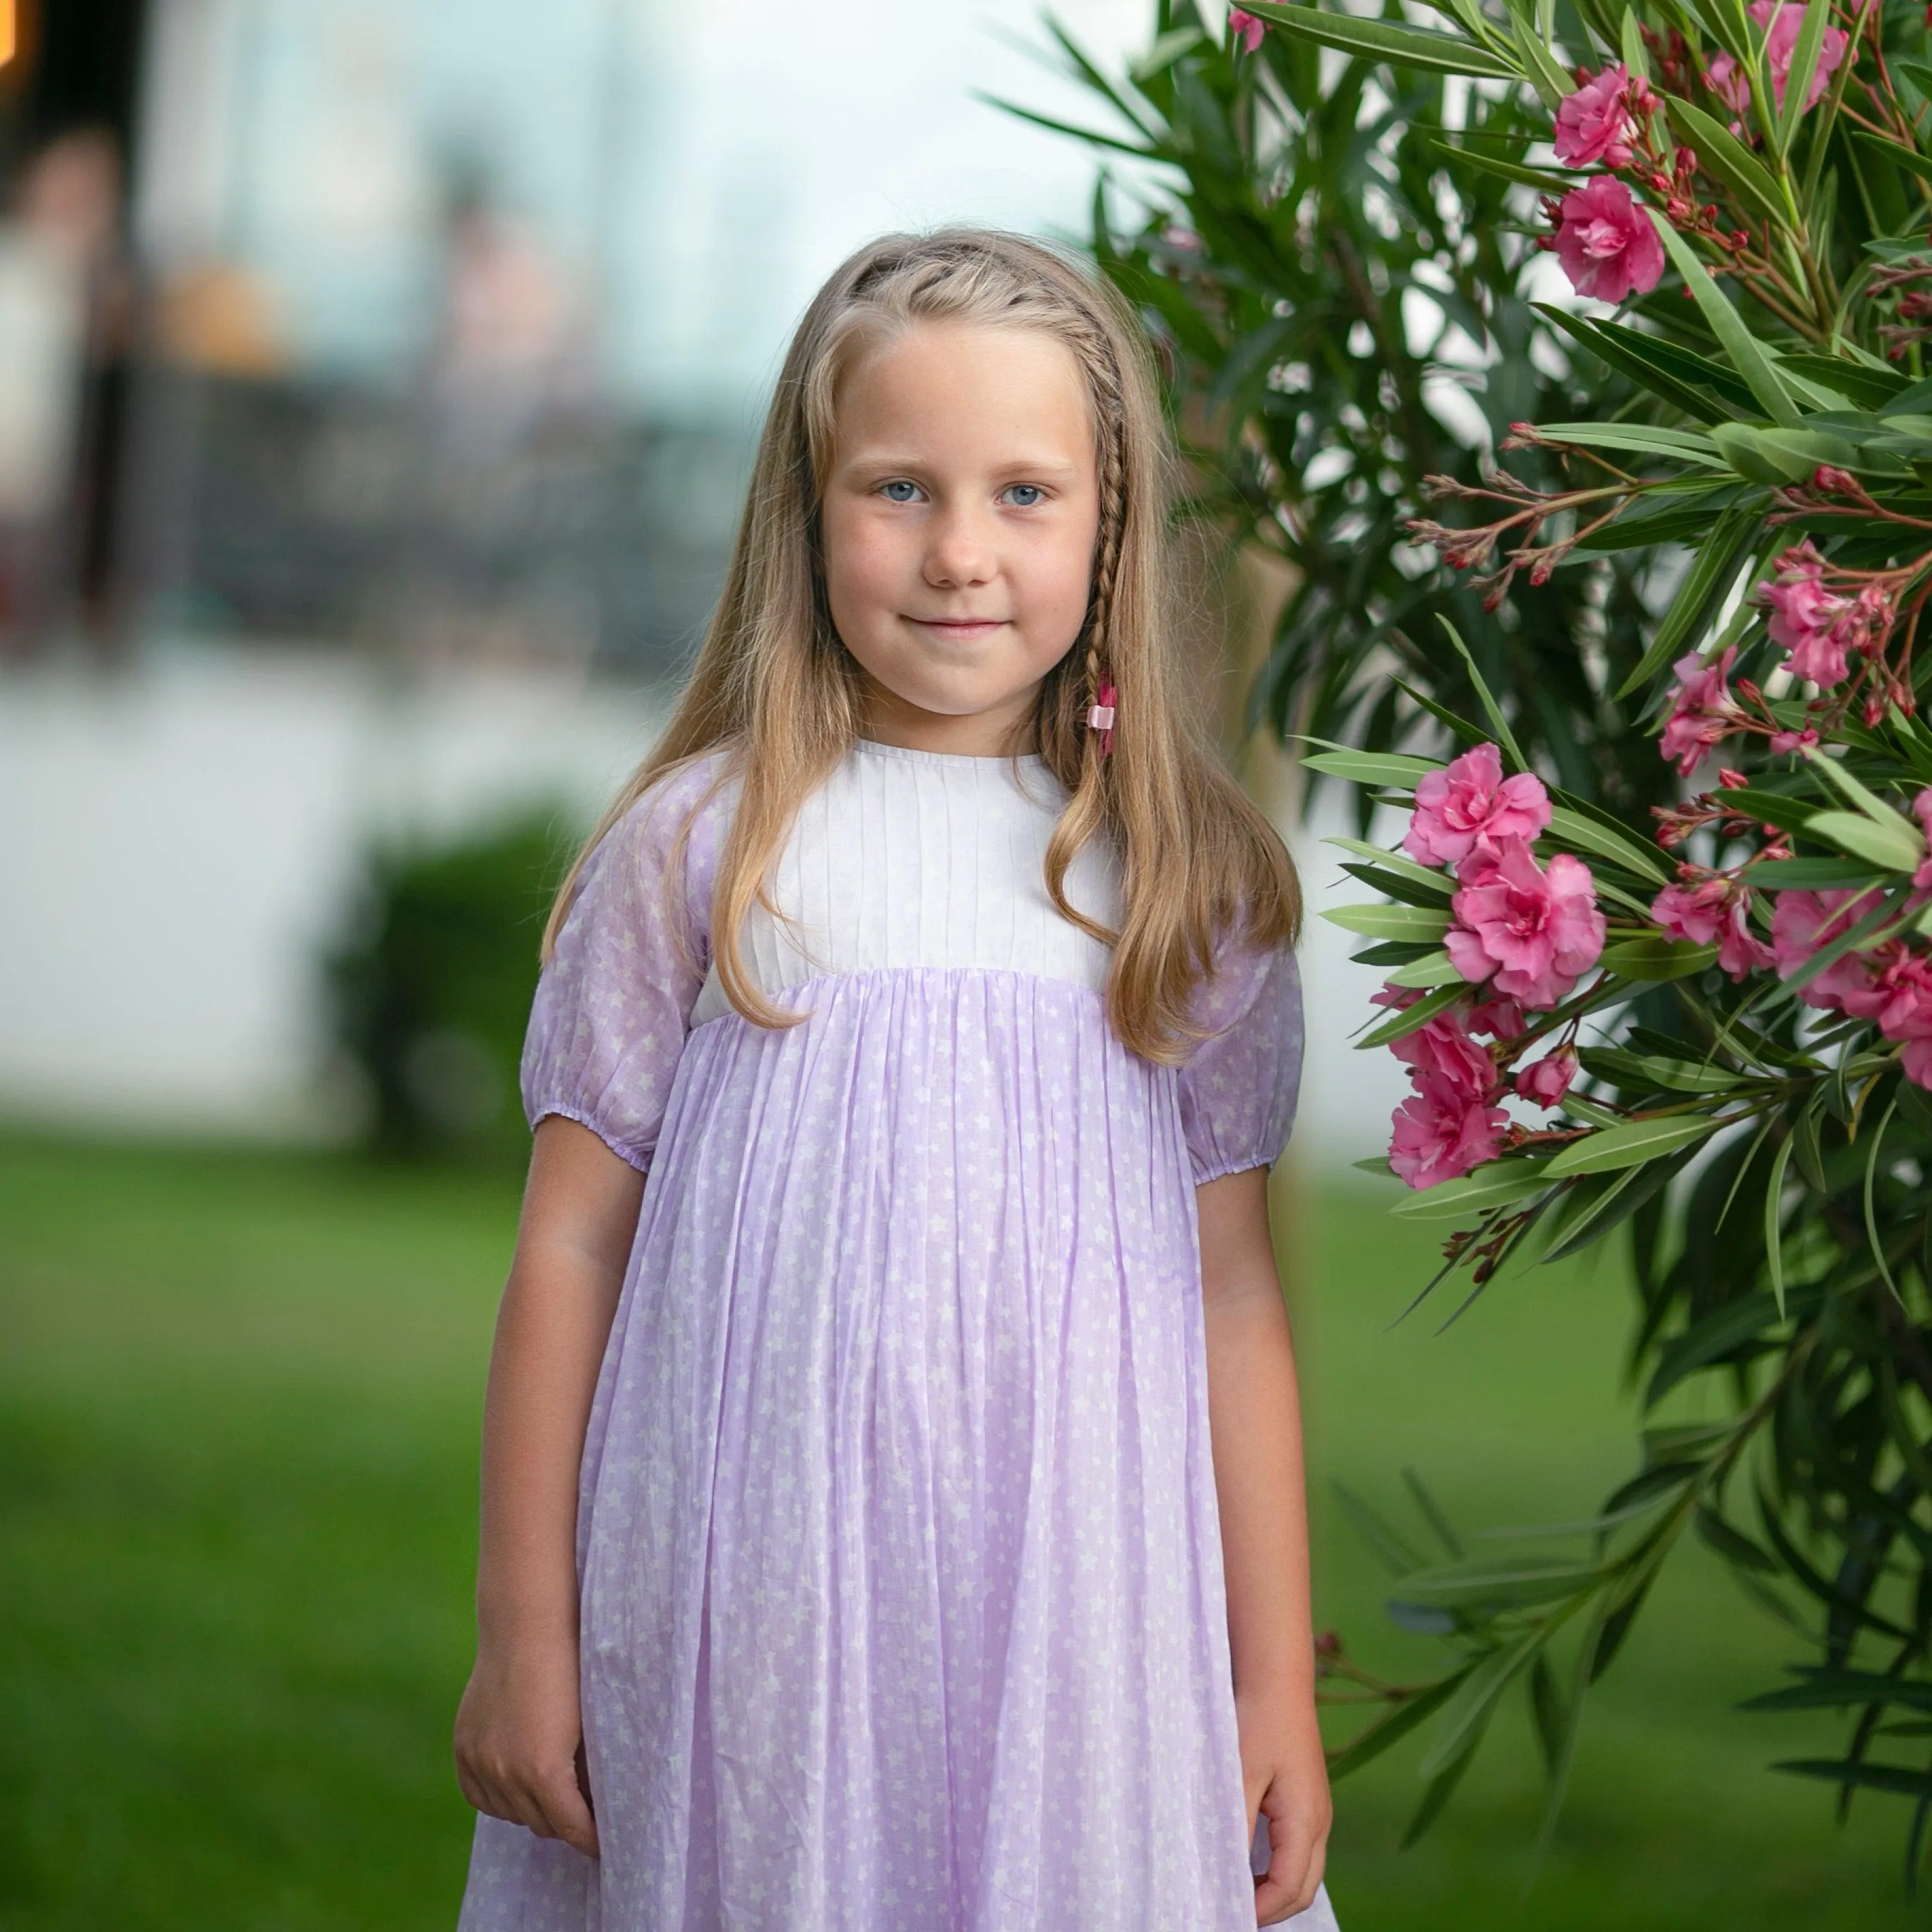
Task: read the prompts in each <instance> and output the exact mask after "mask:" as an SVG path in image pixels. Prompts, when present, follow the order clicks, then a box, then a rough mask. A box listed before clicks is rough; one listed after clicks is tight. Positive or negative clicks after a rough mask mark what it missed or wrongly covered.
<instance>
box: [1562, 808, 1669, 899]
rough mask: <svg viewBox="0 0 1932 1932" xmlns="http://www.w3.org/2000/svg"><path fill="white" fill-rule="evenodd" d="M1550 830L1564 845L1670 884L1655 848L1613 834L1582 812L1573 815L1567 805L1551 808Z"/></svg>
mask: <svg viewBox="0 0 1932 1932" xmlns="http://www.w3.org/2000/svg"><path fill="white" fill-rule="evenodd" d="M1550 835H1551V836H1552V837H1553V838H1556V839H1557V840H1558V841H1559V842H1560V843H1562V844H1565V845H1574V846H1576V847H1579V848H1580V850H1583V851H1586V852H1591V853H1595V855H1596V856H1598V858H1600V859H1609V860H1610V862H1612V863H1613V864H1614V865H1622V866H1623V867H1624V868H1625V869H1626V870H1627V871H1633V872H1636V873H1638V874H1641V875H1642V876H1643V877H1645V878H1647V879H1651V880H1655V882H1656V883H1658V884H1659V885H1667V884H1668V883H1670V873H1669V872H1668V871H1666V870H1665V868H1664V862H1663V861H1662V860H1661V859H1660V858H1659V857H1658V855H1657V853H1656V851H1655V850H1654V849H1653V848H1652V847H1649V846H1647V845H1646V844H1643V842H1642V841H1640V840H1639V839H1637V838H1634V837H1633V836H1631V834H1630V833H1628V832H1613V831H1611V830H1610V829H1609V827H1608V826H1604V825H1601V824H1599V823H1598V822H1597V820H1595V819H1594V818H1586V817H1585V816H1584V815H1583V813H1581V812H1580V811H1572V810H1571V808H1569V807H1568V805H1552V806H1551V807H1550Z"/></svg>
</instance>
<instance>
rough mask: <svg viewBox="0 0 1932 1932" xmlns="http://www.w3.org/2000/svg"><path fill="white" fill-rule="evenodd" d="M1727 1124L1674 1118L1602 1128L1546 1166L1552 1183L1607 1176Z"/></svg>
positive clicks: (1702, 1117)
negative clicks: (1584, 1176) (1574, 1176)
mask: <svg viewBox="0 0 1932 1932" xmlns="http://www.w3.org/2000/svg"><path fill="white" fill-rule="evenodd" d="M1729 1124H1730V1122H1729V1121H1727V1120H1726V1119H1724V1118H1713V1117H1712V1116H1709V1115H1690V1116H1688V1117H1687V1116H1685V1115H1676V1116H1671V1117H1668V1118H1664V1119H1662V1120H1655V1121H1631V1123H1630V1124H1629V1125H1628V1126H1627V1127H1607V1128H1605V1129H1604V1130H1602V1131H1601V1132H1600V1133H1594V1134H1592V1135H1591V1136H1589V1139H1586V1140H1580V1141H1573V1142H1571V1145H1569V1146H1568V1147H1567V1148H1565V1149H1564V1150H1563V1151H1562V1153H1561V1154H1557V1155H1556V1156H1554V1157H1553V1158H1552V1160H1551V1161H1550V1178H1551V1179H1552V1180H1553V1181H1556V1180H1561V1179H1562V1178H1563V1176H1564V1175H1570V1174H1609V1173H1612V1172H1615V1171H1616V1169H1619V1168H1622V1167H1637V1166H1641V1165H1642V1164H1643V1163H1644V1162H1645V1161H1647V1160H1659V1159H1661V1157H1663V1156H1664V1155H1665V1154H1675V1153H1676V1152H1677V1151H1678V1150H1679V1148H1687V1147H1692V1146H1694V1145H1696V1144H1697V1142H1699V1141H1700V1140H1702V1139H1703V1138H1704V1136H1706V1134H1709V1133H1714V1132H1715V1130H1717V1129H1718V1128H1719V1127H1727V1126H1728V1125H1729Z"/></svg>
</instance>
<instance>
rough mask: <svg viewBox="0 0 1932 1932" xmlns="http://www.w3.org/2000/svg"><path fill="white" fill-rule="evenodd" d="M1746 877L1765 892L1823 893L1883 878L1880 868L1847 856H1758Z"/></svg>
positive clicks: (1838, 815)
mask: <svg viewBox="0 0 1932 1932" xmlns="http://www.w3.org/2000/svg"><path fill="white" fill-rule="evenodd" d="M1831 815H1832V816H1833V817H1842V816H1843V815H1844V814H1839V813H1834V814H1831ZM1883 876H1884V868H1880V867H1877V866H1873V865H1859V864H1856V863H1855V862H1852V860H1850V859H1760V860H1759V862H1757V864H1756V865H1754V866H1753V867H1752V868H1751V871H1750V873H1749V874H1748V877H1749V879H1750V881H1751V883H1752V884H1753V885H1754V886H1761V887H1763V889H1765V890H1766V891H1767V892H1832V891H1835V890H1837V889H1838V888H1840V887H1841V886H1869V885H1873V884H1875V883H1876V882H1877V881H1878V880H1879V879H1881V878H1882V877H1883Z"/></svg>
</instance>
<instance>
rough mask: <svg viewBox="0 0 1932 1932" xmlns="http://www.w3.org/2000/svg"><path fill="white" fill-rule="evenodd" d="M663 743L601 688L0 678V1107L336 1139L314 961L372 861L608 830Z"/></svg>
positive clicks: (292, 673)
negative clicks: (415, 848) (473, 825)
mask: <svg viewBox="0 0 1932 1932" xmlns="http://www.w3.org/2000/svg"><path fill="white" fill-rule="evenodd" d="M655 725H656V714H655V712H654V711H653V709H652V707H651V706H649V704H647V703H644V702H643V701H641V700H640V699H639V698H638V697H636V696H634V695H627V694H625V693H622V692H621V691H612V690H608V689H605V688H587V687H586V686H585V685H583V684H582V683H581V682H569V681H567V680H566V681H553V680H550V679H545V678H544V677H542V676H536V675H530V674H524V675H520V676H515V677H504V676H488V675H484V674H481V673H472V674H468V675H465V676H461V677H452V678H451V679H447V680H445V681H443V682H439V683H437V684H436V685H434V686H430V687H417V688H413V689H405V688H398V687H397V686H395V685H391V684H389V683H386V682H385V681H384V680H383V679H382V678H381V677H380V676H378V675H377V673H375V672H374V670H372V669H371V668H370V667H368V666H365V665H363V664H359V663H358V662H356V661H354V660H353V659H350V658H345V657H344V656H341V655H338V654H333V653H332V654H329V655H319V654H317V655H311V654H305V653H299V652H268V651H251V652H248V653H246V654H239V653H237V654H226V653H220V654H217V653H214V652H159V653H157V654H156V655H155V656H154V658H152V659H151V661H144V662H143V663H142V664H141V665H140V666H139V667H138V668H136V669H133V670H130V671H128V672H127V673H125V674H124V675H123V676H118V677H115V678H112V679H100V678H98V677H91V676H83V675H80V674H77V673H73V672H69V671H63V670H47V671H43V672H34V673H20V672H14V673H9V674H8V675H7V676H5V677H4V678H0V1107H4V1108H5V1109H6V1110H7V1111H8V1112H12V1113H14V1114H23V1113H24V1114H28V1115H35V1116H39V1117H42V1118H55V1119H62V1120H82V1121H98V1122H101V1123H112V1124H120V1125H127V1126H136V1127H157V1128H166V1129H179V1130H187V1131H196V1132H217V1133H220V1132H229V1133H249V1134H266V1135H271V1136H289V1135H296V1136H311V1135H316V1134H326V1133H328V1132H329V1131H330V1130H331V1129H332V1126H333V1125H334V1124H335V1119H334V1103H333V1101H332V1096H331V1094H330V1093H329V1090H328V1088H327V1087H326V1084H325V1083H324V1082H323V1081H322V1080H321V1079H320V1073H321V1069H322V1055H321V1051H320V1049H321V1041H320V1034H319V1007H318V1001H317V984H318V983H317V959H318V957H319V955H320V953H321V951H322V950H323V948H324V947H326V945H327V944H328V942H329V939H330V938H331V936H332V935H333V934H334V933H335V932H337V931H338V930H339V928H340V923H341V920H342V919H344V916H345V914H346V913H347V910H348V909H349V907H350V904H351V895H352V893H353V886H354V881H355V877H356V863H357V859H358V857H359V854H360V853H361V852H362V850H363V849H364V847H365V841H367V840H368V838H370V837H371V835H385V834H387V835H402V834H407V833H410V832H427V833H431V834H434V833H437V832H447V831H449V830H451V829H455V827H456V826H459V825H461V824H463V823H469V822H471V821H473V820H478V819H480V818H484V817H488V816H489V815H490V814H493V813H494V812H496V811H503V810H507V809H511V808H514V807H515V806H516V805H518V804H520V803H522V802H526V801H527V800H529V799H532V798H552V797H559V798H563V799H570V800H572V801H574V802H575V803H576V805H577V807H578V808H579V810H580V811H581V812H582V813H583V814H584V815H585V816H586V817H587V816H588V815H589V814H590V813H591V812H592V811H593V810H594V809H595V807H596V805H598V804H599V803H601V801H602V799H604V798H605V797H607V796H608V795H609V793H610V790H612V789H613V788H614V787H615V785H616V782H617V781H618V779H619V778H620V777H621V775H622V773H623V772H625V771H626V770H628V769H629V767H630V766H631V764H632V763H634V762H635V760H637V758H638V757H640V756H641V755H642V754H643V751H644V749H645V748H646V747H647V746H648V745H649V741H650V739H651V737H652V734H653V732H654V730H655Z"/></svg>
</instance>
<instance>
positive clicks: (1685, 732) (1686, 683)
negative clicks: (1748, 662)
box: [1659, 644, 1738, 775]
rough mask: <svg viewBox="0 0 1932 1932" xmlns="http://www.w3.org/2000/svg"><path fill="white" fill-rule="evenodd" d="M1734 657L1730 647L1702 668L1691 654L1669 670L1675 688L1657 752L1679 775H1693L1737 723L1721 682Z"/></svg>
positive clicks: (1726, 688)
mask: <svg viewBox="0 0 1932 1932" xmlns="http://www.w3.org/2000/svg"><path fill="white" fill-rule="evenodd" d="M1737 655H1738V652H1737V646H1736V645H1735V644H1733V646H1730V649H1727V651H1726V652H1724V655H1723V656H1722V657H1721V658H1718V661H1716V662H1715V664H1706V662H1705V661H1704V660H1703V658H1700V656H1699V655H1697V652H1695V651H1693V652H1691V654H1690V655H1689V656H1688V657H1682V658H1679V659H1678V660H1677V661H1676V664H1673V665H1672V666H1671V670H1673V673H1675V674H1676V679H1677V688H1676V690H1675V691H1673V692H1672V693H1671V694H1670V716H1669V717H1668V718H1666V719H1665V720H1664V741H1663V743H1662V745H1661V746H1660V747H1659V748H1660V749H1661V751H1662V752H1663V753H1664V756H1665V757H1667V758H1672V759H1675V760H1676V764H1677V769H1679V771H1680V772H1685V774H1687V775H1688V774H1689V773H1690V772H1694V771H1695V770H1696V769H1697V767H1698V766H1699V764H1700V763H1702V762H1703V757H1704V754H1705V753H1706V751H1709V749H1710V748H1711V747H1712V745H1715V744H1718V743H1720V742H1721V741H1722V740H1723V739H1725V738H1727V737H1728V736H1730V733H1731V731H1732V730H1733V727H1735V725H1736V723H1737V720H1738V708H1737V706H1736V705H1735V704H1734V703H1733V702H1732V701H1731V688H1730V685H1728V684H1727V683H1726V682H1724V680H1725V679H1726V677H1727V676H1728V675H1729V673H1730V668H1731V666H1732V665H1733V664H1734V663H1735V662H1736V660H1737Z"/></svg>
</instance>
